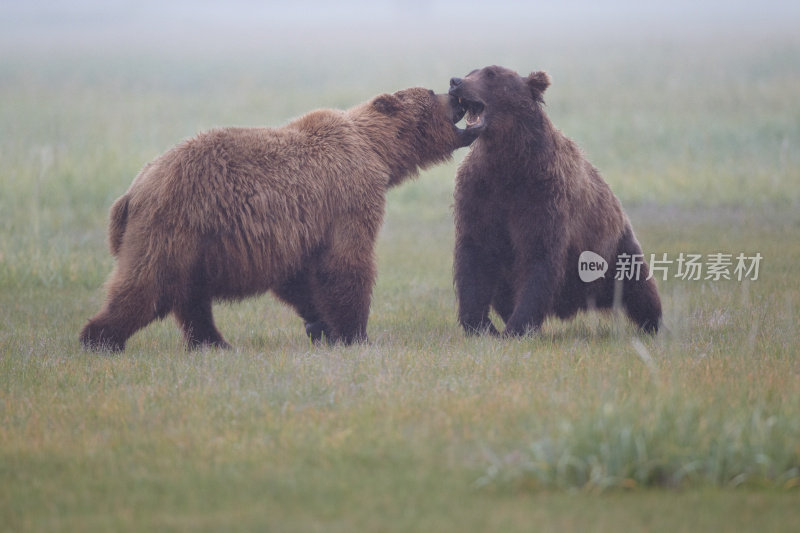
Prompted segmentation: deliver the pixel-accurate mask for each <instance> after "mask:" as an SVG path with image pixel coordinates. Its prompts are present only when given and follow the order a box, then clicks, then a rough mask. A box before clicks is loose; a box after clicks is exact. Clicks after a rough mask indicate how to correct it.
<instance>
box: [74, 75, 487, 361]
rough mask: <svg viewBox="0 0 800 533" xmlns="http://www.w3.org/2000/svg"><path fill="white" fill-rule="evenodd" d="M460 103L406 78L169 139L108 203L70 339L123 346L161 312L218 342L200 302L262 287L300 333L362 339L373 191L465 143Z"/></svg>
mask: <svg viewBox="0 0 800 533" xmlns="http://www.w3.org/2000/svg"><path fill="white" fill-rule="evenodd" d="M463 114H464V111H463V109H461V108H460V107H459V106H458V105H457V103H456V100H455V99H454V98H452V97H449V96H448V95H434V93H433V91H429V90H426V89H422V88H412V89H406V90H403V91H399V92H397V93H394V94H383V95H380V96H378V97H376V98H375V99H373V100H371V101H370V102H367V103H365V104H362V105H359V106H357V107H354V108H352V109H350V110H347V111H335V110H318V111H314V112H311V113H309V114H307V115H305V116H303V117H301V118H299V119H297V120H295V121H293V122H290V123H289V124H287V125H286V126H284V127H281V128H275V129H268V128H227V129H218V130H213V131H210V132H207V133H202V134H200V135H198V136H197V137H194V138H193V139H190V140H188V141H186V142H183V143H181V144H179V145H178V146H176V147H174V148H172V149H171V150H169V151H168V152H166V153H165V154H163V155H162V156H160V157H158V158H157V159H155V160H154V161H152V162H151V163H149V164H148V165H147V166H145V167H144V169H143V170H142V171H141V172H140V173H139V175H138V176H137V177H136V179H135V180H134V181H133V183H132V184H131V186H130V188H129V189H128V192H126V193H125V194H124V195H123V196H122V197H121V198H119V199H118V200H117V201H116V202H115V203H114V205H113V206H112V207H111V213H110V219H111V220H110V225H109V244H110V248H111V252H112V254H113V255H114V256H116V258H117V262H116V266H115V269H114V272H113V273H112V274H111V277H110V279H109V281H108V282H107V285H106V288H107V298H106V302H105V305H104V307H103V309H102V310H101V311H100V312H99V313H98V314H97V315H96V316H95V317H94V318H92V319H91V320H90V321H89V323H88V324H86V326H85V327H84V328H83V331H82V332H81V334H80V339H81V342H82V343H83V345H84V346H85V347H87V348H93V349H110V350H122V349H124V347H125V342H126V340H127V339H128V338H129V337H130V336H131V335H132V334H133V333H134V332H136V331H137V330H139V329H140V328H143V327H144V326H146V325H147V324H149V323H150V322H151V321H153V320H154V319H156V318H162V317H164V316H166V315H167V314H169V313H170V312H173V313H174V314H175V317H176V319H177V321H178V323H179V324H180V326H181V328H182V329H183V334H184V338H185V340H186V343H187V345H188V346H189V347H197V346H200V345H208V346H218V347H227V346H228V344H227V343H226V342H225V340H224V339H223V338H222V335H220V333H219V332H218V331H217V328H216V326H215V325H214V320H213V317H212V313H211V304H212V301H214V300H218V299H227V300H236V299H240V298H244V297H246V296H250V295H255V294H259V293H263V292H265V291H269V290H272V291H274V293H275V294H276V295H277V296H278V297H279V298H280V299H281V300H283V301H285V302H287V303H288V304H290V305H291V306H293V307H294V308H295V309H296V310H297V312H298V314H299V315H300V316H301V317H302V319H303V320H304V321H305V325H306V333H307V334H308V335H309V336H310V337H311V338H312V339H313V340H319V339H320V338H322V336H323V335H325V337H326V339H327V340H328V341H330V342H343V343H346V344H349V343H352V342H356V341H362V340H365V339H366V338H367V317H368V314H369V306H370V297H371V293H372V287H373V283H374V281H375V275H376V271H375V258H374V246H375V239H376V236H377V233H378V230H379V228H380V226H381V223H382V220H383V214H384V203H385V193H386V190H387V189H388V188H389V187H392V186H395V185H398V184H399V183H401V182H402V181H403V180H405V179H406V178H408V177H410V176H415V175H416V174H417V172H418V170H419V169H420V168H425V167H427V166H429V165H432V164H434V163H438V162H441V161H444V160H447V159H448V158H449V157H450V155H451V152H452V151H453V150H455V149H456V148H459V147H463V146H467V145H469V144H470V142H471V141H472V140H474V139H475V137H476V136H477V135H478V133H479V132H480V128H479V127H473V128H467V129H466V130H460V129H458V128H457V127H456V126H455V122H457V121H459V120H460V119H461V117H462V116H463Z"/></svg>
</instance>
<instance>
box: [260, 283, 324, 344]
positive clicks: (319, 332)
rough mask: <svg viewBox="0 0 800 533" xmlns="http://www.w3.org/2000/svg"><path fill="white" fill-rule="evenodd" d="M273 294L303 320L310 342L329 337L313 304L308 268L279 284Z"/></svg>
mask: <svg viewBox="0 0 800 533" xmlns="http://www.w3.org/2000/svg"><path fill="white" fill-rule="evenodd" d="M274 292H275V295H276V296H277V297H278V298H280V299H281V300H283V301H284V302H286V303H287V304H289V305H291V306H292V307H293V308H294V310H295V311H297V314H298V315H300V318H302V319H303V325H304V327H305V330H306V335H308V338H309V339H311V341H312V342H319V341H321V340H322V337H323V335H324V336H326V337H329V336H330V333H329V331H328V326H327V325H326V324H325V322H324V321H323V320H322V317H321V315H320V313H319V310H318V309H317V305H316V304H315V303H314V298H313V294H312V290H311V275H310V273H309V270H308V268H304V269H303V270H301V271H300V272H298V273H296V274H295V275H294V276H291V277H290V278H289V279H287V280H286V281H284V282H283V283H281V284H280V285H279V286H278V287H276V288H275V290H274Z"/></svg>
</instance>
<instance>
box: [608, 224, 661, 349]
mask: <svg viewBox="0 0 800 533" xmlns="http://www.w3.org/2000/svg"><path fill="white" fill-rule="evenodd" d="M617 254H618V255H619V254H629V255H630V256H632V257H637V256H638V257H641V256H642V248H641V246H639V243H638V242H637V241H636V237H634V235H633V230H632V229H631V228H630V226H629V227H628V228H627V229H626V230H625V233H624V234H623V235H622V238H621V239H620V243H619V247H618V251H617ZM634 274H636V275H634V276H632V279H626V280H625V281H624V282H623V285H622V305H623V306H624V307H625V312H626V313H627V315H628V317H629V318H630V319H631V321H633V323H634V324H636V325H637V326H639V329H641V330H642V331H644V332H646V333H650V334H655V333H658V328H659V326H660V324H661V299H660V298H659V296H658V289H657V288H656V282H655V280H654V279H652V278H650V279H647V278H648V277H650V269H649V267H648V265H647V263H645V262H644V261H642V265H641V267H640V269H639V271H638V272H634Z"/></svg>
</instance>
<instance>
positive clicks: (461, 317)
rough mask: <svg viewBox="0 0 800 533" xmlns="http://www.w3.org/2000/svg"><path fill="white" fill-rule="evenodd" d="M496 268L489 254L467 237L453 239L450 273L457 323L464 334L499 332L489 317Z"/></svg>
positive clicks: (494, 333) (493, 333)
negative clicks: (454, 292) (456, 304)
mask: <svg viewBox="0 0 800 533" xmlns="http://www.w3.org/2000/svg"><path fill="white" fill-rule="evenodd" d="M497 270H498V269H497V268H496V266H495V264H494V262H493V261H492V258H490V257H489V254H488V253H487V252H486V251H485V250H484V249H482V248H481V247H479V246H477V245H476V244H474V243H473V242H472V240H471V239H466V238H465V239H458V240H457V242H456V249H455V258H454V262H453V275H454V280H455V285H456V297H457V298H458V322H459V323H460V324H461V327H463V328H464V331H465V332H466V333H467V334H468V335H475V334H477V335H480V334H482V333H489V334H491V335H499V334H500V333H499V332H498V331H497V329H496V328H495V327H494V324H492V321H491V319H490V318H489V305H490V303H491V300H492V294H493V293H494V290H495V285H496V284H497V273H498V272H497Z"/></svg>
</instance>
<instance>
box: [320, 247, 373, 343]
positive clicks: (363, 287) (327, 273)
mask: <svg viewBox="0 0 800 533" xmlns="http://www.w3.org/2000/svg"><path fill="white" fill-rule="evenodd" d="M310 272H311V277H312V280H311V285H310V286H311V289H312V291H313V294H312V299H313V301H314V303H315V304H316V306H317V310H318V311H319V313H320V316H321V320H322V322H323V323H324V325H325V326H326V329H325V334H326V336H327V339H328V342H330V343H337V342H341V343H343V344H353V343H356V342H367V340H368V339H367V320H368V318H369V306H370V300H371V298H372V286H373V285H374V283H375V272H376V269H375V264H374V259H373V252H372V249H371V247H370V248H368V247H367V246H365V244H364V243H360V246H356V245H353V246H350V247H345V246H331V247H330V248H329V249H328V250H326V251H324V252H322V253H321V254H320V256H319V262H318V264H317V265H316V266H314V267H313V268H311V269H310ZM306 327H307V329H308V328H309V327H310V328H311V331H312V332H313V331H314V329H313V328H315V327H316V326H315V324H314V323H311V324H310V326H309V325H308V324H307V325H306Z"/></svg>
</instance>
